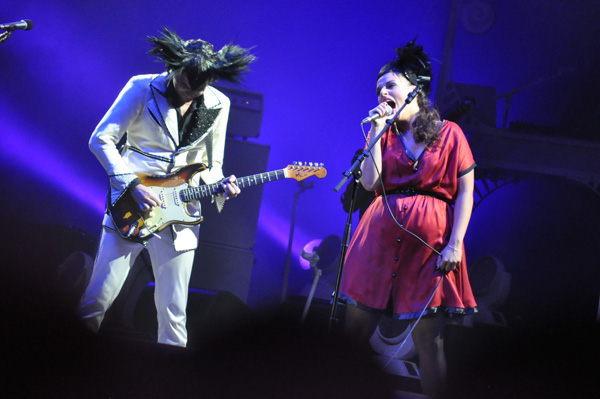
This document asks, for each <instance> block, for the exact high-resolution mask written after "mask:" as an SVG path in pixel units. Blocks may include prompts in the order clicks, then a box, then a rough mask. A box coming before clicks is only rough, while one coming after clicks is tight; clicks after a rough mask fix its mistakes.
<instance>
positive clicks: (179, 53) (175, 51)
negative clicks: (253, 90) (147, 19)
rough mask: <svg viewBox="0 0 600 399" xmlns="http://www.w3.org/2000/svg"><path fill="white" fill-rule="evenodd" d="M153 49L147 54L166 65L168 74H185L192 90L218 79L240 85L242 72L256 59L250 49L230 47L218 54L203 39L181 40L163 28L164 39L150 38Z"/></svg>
mask: <svg viewBox="0 0 600 399" xmlns="http://www.w3.org/2000/svg"><path fill="white" fill-rule="evenodd" d="M148 41H150V43H152V44H153V45H154V47H153V48H152V49H151V50H150V51H149V52H148V53H149V54H152V55H154V56H156V57H157V58H158V59H159V61H162V62H164V63H165V66H166V68H167V71H180V70H181V71H184V72H185V73H186V75H187V77H188V80H189V82H190V85H191V86H192V88H197V87H200V86H202V85H203V84H205V83H212V82H215V81H217V80H226V81H228V82H231V83H236V84H237V83H240V80H241V79H242V78H243V73H244V72H246V71H248V66H249V65H250V64H251V63H252V62H254V61H255V60H256V57H255V56H254V55H252V54H250V50H249V49H244V48H242V47H240V46H237V45H234V44H231V43H230V44H227V45H225V46H223V48H221V50H219V51H215V49H214V47H213V45H212V44H210V43H208V42H206V41H204V40H200V39H198V40H187V41H184V40H182V39H181V38H180V37H179V36H178V35H177V34H176V33H175V32H172V31H170V30H168V29H167V28H164V27H163V28H162V36H161V37H152V36H151V37H148Z"/></svg>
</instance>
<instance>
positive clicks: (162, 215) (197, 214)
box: [144, 184, 202, 232]
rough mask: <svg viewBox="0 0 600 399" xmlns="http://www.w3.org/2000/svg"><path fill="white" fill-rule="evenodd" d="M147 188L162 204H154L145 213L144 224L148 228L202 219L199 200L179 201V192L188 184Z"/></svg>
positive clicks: (153, 230) (188, 222)
mask: <svg viewBox="0 0 600 399" xmlns="http://www.w3.org/2000/svg"><path fill="white" fill-rule="evenodd" d="M149 188H150V189H151V190H152V191H154V193H155V194H156V195H157V196H158V197H159V198H160V199H161V201H162V202H163V205H162V206H155V207H154V208H152V210H151V211H150V212H148V214H147V215H146V218H145V219H144V224H145V226H146V228H147V229H148V230H150V231H152V232H155V231H156V230H158V228H159V227H161V226H163V227H164V226H165V225H169V224H173V223H179V224H196V223H198V222H199V221H200V220H201V219H202V216H201V205H200V201H193V202H192V203H185V202H183V201H181V198H180V196H179V193H180V192H181V190H185V189H186V188H188V184H181V185H179V186H177V187H160V186H150V187H149ZM190 210H191V211H192V212H193V213H191V212H190Z"/></svg>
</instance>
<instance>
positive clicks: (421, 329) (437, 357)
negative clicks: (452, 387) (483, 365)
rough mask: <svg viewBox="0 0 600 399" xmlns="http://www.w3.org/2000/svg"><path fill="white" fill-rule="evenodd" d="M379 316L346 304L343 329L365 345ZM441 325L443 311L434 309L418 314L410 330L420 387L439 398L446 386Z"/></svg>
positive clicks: (443, 320)
mask: <svg viewBox="0 0 600 399" xmlns="http://www.w3.org/2000/svg"><path fill="white" fill-rule="evenodd" d="M380 319H381V314H378V313H371V312H367V311H364V310H361V309H359V308H357V307H355V306H347V307H346V322H345V325H344V331H345V333H346V334H348V336H350V337H351V338H353V339H354V340H355V341H356V342H357V343H358V344H359V345H368V342H369V338H370V337H371V335H373V333H374V332H375V329H376V328H377V324H379V320H380ZM412 323H414V321H413V322H412ZM444 325H445V317H444V314H443V313H438V314H435V315H431V316H427V317H424V318H421V320H419V322H418V323H417V325H416V326H415V328H414V330H413V332H412V338H413V342H414V343H415V346H416V348H417V352H418V354H419V369H420V377H421V387H422V389H423V393H424V394H425V395H429V396H432V397H434V398H443V397H444V394H445V390H446V357H445V355H444ZM411 326H412V324H411Z"/></svg>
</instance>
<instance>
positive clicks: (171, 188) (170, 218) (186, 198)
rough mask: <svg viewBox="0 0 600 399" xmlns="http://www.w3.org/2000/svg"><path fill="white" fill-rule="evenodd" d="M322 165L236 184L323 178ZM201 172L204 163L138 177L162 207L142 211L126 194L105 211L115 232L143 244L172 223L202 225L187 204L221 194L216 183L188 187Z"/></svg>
mask: <svg viewBox="0 0 600 399" xmlns="http://www.w3.org/2000/svg"><path fill="white" fill-rule="evenodd" d="M322 165H323V164H313V163H309V164H302V163H300V164H294V165H288V166H287V167H286V168H284V169H280V170H276V171H271V172H265V173H259V174H256V175H252V176H246V177H242V178H238V179H236V184H237V185H238V186H239V187H240V188H243V187H250V186H254V185H257V184H263V183H268V182H271V181H276V180H279V179H285V178H290V179H294V180H296V181H301V180H304V179H306V178H308V177H310V176H316V177H318V178H323V177H325V176H326V175H327V171H326V170H325V168H323V166H322ZM204 169H206V166H204V165H203V164H192V165H189V166H186V167H185V168H182V169H181V170H179V171H178V172H176V173H172V174H168V175H164V176H144V175H138V178H139V179H140V181H141V182H142V184H143V185H144V186H146V187H148V188H149V189H151V190H152V191H153V192H154V193H156V195H157V196H158V197H159V198H160V199H161V201H162V202H163V205H161V206H155V207H154V208H152V209H150V210H148V211H142V210H141V209H140V207H139V206H138V204H137V202H135V200H134V199H133V196H132V195H131V194H130V193H129V191H127V192H126V193H125V194H123V195H122V196H121V198H119V199H118V200H117V202H116V203H115V204H114V205H112V206H109V208H108V211H109V214H110V217H111V219H112V221H113V223H114V225H115V227H116V228H117V231H118V232H119V233H120V234H121V236H122V237H123V238H125V239H127V240H130V241H133V242H139V243H143V244H145V243H146V242H147V241H148V240H149V239H150V238H152V236H153V235H155V234H156V233H157V232H159V231H161V230H163V229H164V228H165V227H167V226H170V225H172V224H186V225H195V224H198V223H200V222H202V216H201V215H200V207H199V204H200V203H199V202H198V203H197V204H198V208H197V209H196V208H194V209H193V212H191V211H190V210H191V209H189V208H188V203H189V202H190V201H198V200H200V199H201V198H205V197H209V196H211V195H215V194H219V193H221V192H223V188H222V187H220V184H219V183H212V184H206V185H201V186H197V187H196V186H192V185H191V184H190V183H191V181H192V177H194V175H195V174H196V173H198V172H201V171H203V170H204Z"/></svg>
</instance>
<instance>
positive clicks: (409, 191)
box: [385, 187, 453, 205]
mask: <svg viewBox="0 0 600 399" xmlns="http://www.w3.org/2000/svg"><path fill="white" fill-rule="evenodd" d="M385 194H386V195H393V194H402V195H405V196H407V197H414V196H415V195H426V196H428V197H432V198H437V199H439V200H442V201H444V202H447V203H448V204H450V205H452V204H453V202H452V201H451V200H449V199H446V198H444V197H442V196H441V195H439V194H436V193H432V192H429V191H423V190H417V189H415V188H414V187H400V188H395V189H393V190H387V191H386V192H385Z"/></svg>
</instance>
